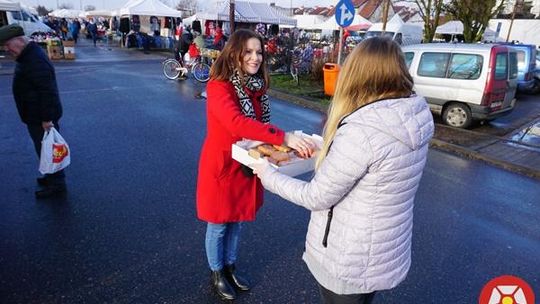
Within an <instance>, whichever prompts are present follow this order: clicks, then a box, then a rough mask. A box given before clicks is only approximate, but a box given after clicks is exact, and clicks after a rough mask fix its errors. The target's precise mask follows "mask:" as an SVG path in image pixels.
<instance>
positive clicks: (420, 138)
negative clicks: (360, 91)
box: [343, 95, 433, 150]
mask: <svg viewBox="0 0 540 304" xmlns="http://www.w3.org/2000/svg"><path fill="white" fill-rule="evenodd" d="M427 107H428V106H427V104H426V102H425V101H424V98H423V97H421V96H417V95H412V96H411V97H407V98H398V99H386V100H381V101H377V102H374V103H372V104H368V105H366V106H364V107H362V108H359V109H358V110H357V111H355V112H353V113H351V114H350V115H349V116H347V117H346V118H345V119H343V123H353V124H362V125H364V126H368V127H372V128H374V129H377V130H379V131H381V132H383V133H386V134H388V135H390V136H392V137H393V138H395V139H396V140H398V141H399V142H401V143H403V144H404V145H406V146H407V147H409V148H410V149H411V150H416V149H418V148H419V147H422V146H424V145H426V144H427V143H428V142H429V140H430V139H431V136H432V135H433V124H425V123H424V122H425V120H424V117H420V119H419V117H418V115H426V114H429V115H431V114H430V113H429V111H427V112H426V108H427Z"/></svg>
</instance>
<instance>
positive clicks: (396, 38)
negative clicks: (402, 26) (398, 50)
mask: <svg viewBox="0 0 540 304" xmlns="http://www.w3.org/2000/svg"><path fill="white" fill-rule="evenodd" d="M394 41H395V42H397V43H398V44H402V43H403V36H402V35H401V33H397V34H396V37H394Z"/></svg>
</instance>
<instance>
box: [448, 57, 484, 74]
mask: <svg viewBox="0 0 540 304" xmlns="http://www.w3.org/2000/svg"><path fill="white" fill-rule="evenodd" d="M483 63H484V59H483V57H482V56H480V55H473V54H453V55H452V59H451V60H450V66H449V67H448V78H452V79H478V78H479V77H480V73H481V72H482V65H483Z"/></svg>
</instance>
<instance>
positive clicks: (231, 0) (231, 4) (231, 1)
mask: <svg viewBox="0 0 540 304" xmlns="http://www.w3.org/2000/svg"><path fill="white" fill-rule="evenodd" d="M229 23H230V24H231V25H230V29H231V35H232V33H234V0H229Z"/></svg>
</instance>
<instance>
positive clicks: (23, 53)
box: [0, 24, 66, 198]
mask: <svg viewBox="0 0 540 304" xmlns="http://www.w3.org/2000/svg"><path fill="white" fill-rule="evenodd" d="M0 45H4V48H5V50H6V51H7V52H8V53H10V54H11V55H12V56H13V57H14V58H15V61H16V62H17V64H16V66H15V73H14V75H13V96H14V98H15V103H16V105H17V110H18V112H19V116H20V117H21V120H22V121H23V122H24V123H25V124H26V126H27V128H28V132H29V133H30V137H31V138H32V141H33V142H34V148H35V150H36V152H37V154H38V157H40V154H41V140H42V139H43V134H44V133H45V131H48V130H49V129H50V128H52V127H55V128H56V129H57V130H60V126H59V125H58V120H60V117H62V104H61V103H60V96H59V94H58V86H57V84H56V74H55V71H54V67H53V65H52V63H51V62H50V61H49V58H47V55H46V54H45V52H43V50H42V49H41V47H40V46H39V45H37V44H36V43H34V42H31V41H29V40H28V38H27V37H25V36H24V31H23V28H22V27H21V26H19V25H17V24H12V25H6V26H3V27H1V28H0ZM37 182H38V184H39V185H41V186H43V187H44V188H43V189H41V190H38V191H36V192H35V195H36V198H50V197H55V196H59V195H61V194H63V193H64V192H66V183H65V174H64V170H60V171H58V172H56V173H53V174H46V175H45V176H43V177H40V178H38V179H37Z"/></svg>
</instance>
